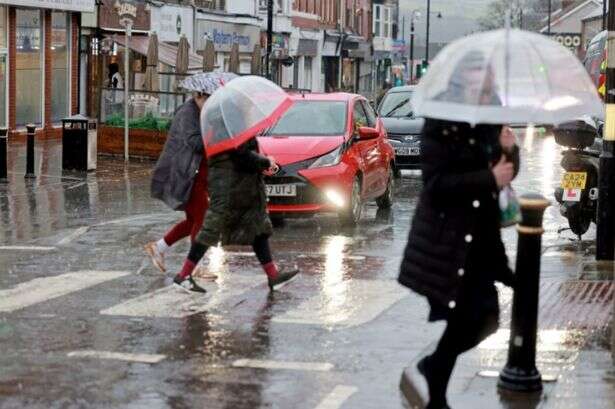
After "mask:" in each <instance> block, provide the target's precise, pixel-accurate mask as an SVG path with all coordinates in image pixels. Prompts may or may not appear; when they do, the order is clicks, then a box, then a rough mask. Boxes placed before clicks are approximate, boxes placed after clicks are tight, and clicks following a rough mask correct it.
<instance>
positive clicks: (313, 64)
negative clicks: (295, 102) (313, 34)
mask: <svg viewBox="0 0 615 409" xmlns="http://www.w3.org/2000/svg"><path fill="white" fill-rule="evenodd" d="M297 40H298V41H297V45H296V47H295V50H296V51H295V73H296V81H295V83H296V84H297V88H302V89H307V90H310V91H321V89H320V77H319V76H318V75H317V73H318V74H319V73H320V58H319V53H318V49H319V47H318V43H319V41H318V39H309V38H298V39H297Z"/></svg>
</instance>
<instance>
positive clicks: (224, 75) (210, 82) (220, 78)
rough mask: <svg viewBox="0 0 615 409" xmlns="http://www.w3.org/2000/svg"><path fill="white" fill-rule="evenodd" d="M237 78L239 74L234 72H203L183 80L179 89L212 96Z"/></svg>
mask: <svg viewBox="0 0 615 409" xmlns="http://www.w3.org/2000/svg"><path fill="white" fill-rule="evenodd" d="M235 78H237V74H233V73H232V72H201V73H198V74H194V75H193V76H191V77H188V78H186V79H185V80H183V81H182V82H181V83H180V84H179V87H180V88H183V89H185V90H187V91H194V92H201V93H204V94H208V95H212V94H213V93H214V92H215V91H216V90H217V89H218V88H220V87H221V86H223V85H226V83H228V82H229V81H231V80H232V79H235Z"/></svg>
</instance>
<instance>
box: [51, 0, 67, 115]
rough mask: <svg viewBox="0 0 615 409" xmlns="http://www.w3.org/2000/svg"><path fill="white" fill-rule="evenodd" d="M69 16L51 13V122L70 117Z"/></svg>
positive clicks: (62, 13)
mask: <svg viewBox="0 0 615 409" xmlns="http://www.w3.org/2000/svg"><path fill="white" fill-rule="evenodd" d="M69 28H70V21H69V14H68V13H64V12H56V11H54V12H53V13H51V59H52V67H53V69H52V72H51V83H52V86H51V97H52V99H51V120H52V121H53V122H60V120H62V118H65V117H66V116H68V99H69V98H68V95H69V84H70V76H69V73H70V70H69V65H68V59H69V55H70V53H69V41H68V40H69V38H70V31H69Z"/></svg>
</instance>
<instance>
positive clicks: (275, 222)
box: [269, 216, 286, 227]
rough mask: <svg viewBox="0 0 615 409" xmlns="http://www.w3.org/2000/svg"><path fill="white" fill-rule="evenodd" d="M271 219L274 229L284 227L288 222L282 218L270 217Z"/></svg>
mask: <svg viewBox="0 0 615 409" xmlns="http://www.w3.org/2000/svg"><path fill="white" fill-rule="evenodd" d="M269 219H271V224H273V227H284V226H285V225H286V221H285V220H284V217H282V216H269Z"/></svg>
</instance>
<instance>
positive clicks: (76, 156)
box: [62, 115, 97, 171]
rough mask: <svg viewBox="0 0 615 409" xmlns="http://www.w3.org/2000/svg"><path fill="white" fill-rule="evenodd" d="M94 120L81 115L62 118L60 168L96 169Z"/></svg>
mask: <svg viewBox="0 0 615 409" xmlns="http://www.w3.org/2000/svg"><path fill="white" fill-rule="evenodd" d="M96 137H97V135H96V121H95V120H91V119H89V118H87V117H85V116H83V115H74V116H71V117H68V118H64V119H63V120H62V169H65V170H80V171H88V170H94V169H96V155H97V152H96Z"/></svg>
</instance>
